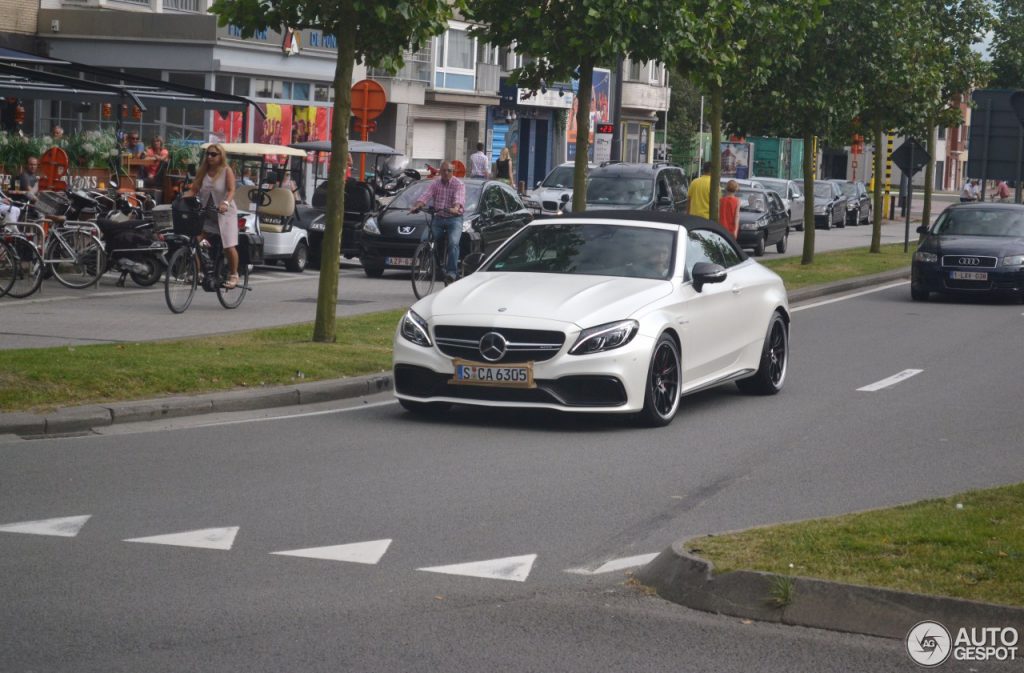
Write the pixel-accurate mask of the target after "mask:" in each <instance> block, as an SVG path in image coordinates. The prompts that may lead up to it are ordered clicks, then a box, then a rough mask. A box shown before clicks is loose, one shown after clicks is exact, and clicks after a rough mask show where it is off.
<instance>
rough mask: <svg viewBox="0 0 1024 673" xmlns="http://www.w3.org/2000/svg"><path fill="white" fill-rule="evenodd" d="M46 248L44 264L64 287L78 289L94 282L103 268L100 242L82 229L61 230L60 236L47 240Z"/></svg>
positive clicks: (105, 257)
mask: <svg viewBox="0 0 1024 673" xmlns="http://www.w3.org/2000/svg"><path fill="white" fill-rule="evenodd" d="M60 239H63V241H64V242H63V243H61V240H60ZM46 250H47V252H46V259H47V260H48V261H47V264H49V266H50V269H52V270H53V275H54V277H55V278H56V279H57V282H58V283H60V284H61V285H63V286H64V287H70V288H72V289H75V290H80V289H82V288H86V287H89V286H90V285H95V284H96V283H97V282H98V281H99V279H100V276H102V275H103V272H104V271H106V270H107V255H106V251H105V250H104V249H103V243H101V242H100V239H98V238H96V237H95V236H93V235H92V234H90V233H88V232H85V231H75V230H71V231H63V232H61V233H60V238H56V237H55V238H53V239H52V240H51V241H50V244H49V246H47V248H46Z"/></svg>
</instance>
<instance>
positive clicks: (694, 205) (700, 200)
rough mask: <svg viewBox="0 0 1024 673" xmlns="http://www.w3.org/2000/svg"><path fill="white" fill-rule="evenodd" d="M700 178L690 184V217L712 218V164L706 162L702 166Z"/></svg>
mask: <svg viewBox="0 0 1024 673" xmlns="http://www.w3.org/2000/svg"><path fill="white" fill-rule="evenodd" d="M700 173H701V174H700V177H699V178H697V179H696V180H694V181H693V182H691V183H690V193H689V196H690V201H689V212H690V215H696V216H697V217H703V218H704V219H705V220H707V219H710V218H711V162H710V161H705V162H704V165H703V166H701V171H700Z"/></svg>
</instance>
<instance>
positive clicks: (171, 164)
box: [167, 138, 203, 177]
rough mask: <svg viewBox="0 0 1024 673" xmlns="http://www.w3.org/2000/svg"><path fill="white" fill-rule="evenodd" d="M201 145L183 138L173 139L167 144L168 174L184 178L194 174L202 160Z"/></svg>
mask: <svg viewBox="0 0 1024 673" xmlns="http://www.w3.org/2000/svg"><path fill="white" fill-rule="evenodd" d="M202 152H203V146H202V143H200V142H199V141H196V140H186V139H185V138H173V139H172V140H171V141H170V142H168V143H167V154H168V173H172V174H175V175H177V176H179V177H184V176H186V175H188V174H190V173H194V172H195V169H196V166H198V165H199V161H200V160H201V158H202Z"/></svg>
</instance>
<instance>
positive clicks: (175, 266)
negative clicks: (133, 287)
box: [164, 197, 250, 313]
mask: <svg viewBox="0 0 1024 673" xmlns="http://www.w3.org/2000/svg"><path fill="white" fill-rule="evenodd" d="M171 216H172V218H173V224H174V233H171V234H165V235H164V240H165V241H166V242H167V244H168V245H169V246H170V247H171V248H172V249H175V248H176V249H175V250H174V252H173V253H172V254H171V257H170V260H169V261H168V262H167V275H166V276H165V277H164V299H165V300H166V301H167V308H169V309H171V311H173V312H174V313H184V312H185V311H186V310H187V309H188V307H189V305H190V304H191V303H192V298H193V297H194V296H195V293H196V288H197V287H199V286H202V288H203V291H204V292H216V293H217V300H218V301H219V302H220V305H221V306H223V307H224V308H229V309H230V308H238V307H239V306H240V305H241V303H242V300H243V299H245V295H246V293H247V292H248V291H249V289H250V288H249V260H248V258H247V257H248V256H247V249H245V246H243V245H242V242H243V241H244V240H245V239H244V237H239V263H238V278H239V279H238V284H237V285H235V286H234V287H225V284H226V283H227V280H228V276H229V275H230V269H229V268H228V260H227V258H226V257H225V256H224V249H223V246H222V245H221V241H220V236H219V235H217V234H210V233H207V234H204V235H203V239H202V240H204V241H205V242H207V243H209V247H207V246H206V245H203V244H201V239H200V236H199V235H200V234H201V233H202V232H203V222H204V221H205V220H206V218H207V217H216V216H217V209H216V207H214V206H202V205H201V204H200V203H199V200H198V199H196V198H194V197H192V198H182V197H179V198H178V199H175V201H174V203H173V204H172V206H171Z"/></svg>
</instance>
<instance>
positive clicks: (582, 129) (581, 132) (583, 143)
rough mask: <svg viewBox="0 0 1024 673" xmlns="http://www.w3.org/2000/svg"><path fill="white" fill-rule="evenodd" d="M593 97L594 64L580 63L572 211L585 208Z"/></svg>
mask: <svg viewBox="0 0 1024 673" xmlns="http://www.w3.org/2000/svg"><path fill="white" fill-rule="evenodd" d="M593 97H594V64H593V63H584V64H582V65H580V89H579V92H577V94H576V100H577V101H578V103H579V105H578V107H577V108H576V165H575V167H574V168H573V170H574V173H573V176H572V211H573V212H574V213H582V212H583V211H584V210H586V209H587V164H588V163H589V162H590V156H589V150H590V101H591V99H592V98H593Z"/></svg>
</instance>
